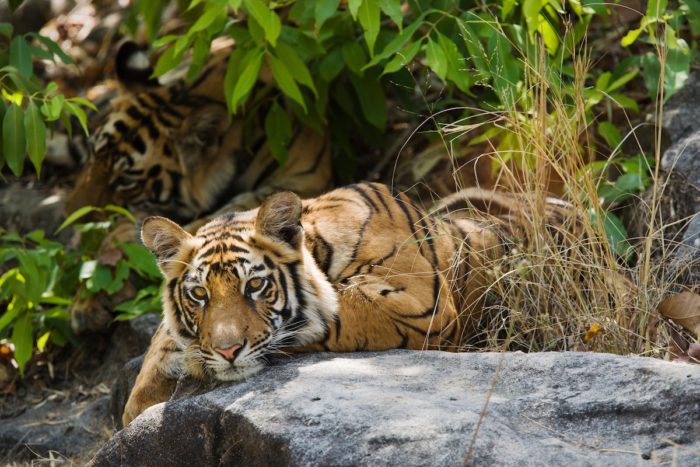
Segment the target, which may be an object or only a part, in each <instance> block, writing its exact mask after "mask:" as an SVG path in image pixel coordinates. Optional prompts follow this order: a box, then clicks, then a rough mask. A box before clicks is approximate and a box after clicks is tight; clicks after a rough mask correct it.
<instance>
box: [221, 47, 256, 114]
mask: <svg viewBox="0 0 700 467" xmlns="http://www.w3.org/2000/svg"><path fill="white" fill-rule="evenodd" d="M262 58H263V51H262V50H261V49H252V50H250V51H248V54H247V55H246V56H245V57H244V59H243V60H242V62H241V67H242V70H243V71H242V72H241V74H240V76H239V77H238V80H237V81H236V86H235V87H234V88H233V94H232V95H231V103H230V106H229V108H230V109H233V111H234V112H235V111H236V110H237V108H238V106H239V104H242V103H243V102H245V99H246V98H247V97H248V94H250V91H251V89H253V86H254V85H255V83H256V82H257V81H258V77H259V76H260V66H261V65H262Z"/></svg>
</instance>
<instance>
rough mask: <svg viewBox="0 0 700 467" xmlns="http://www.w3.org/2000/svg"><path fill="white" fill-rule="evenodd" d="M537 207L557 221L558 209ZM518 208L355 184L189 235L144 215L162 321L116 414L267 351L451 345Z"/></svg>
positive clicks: (470, 328)
mask: <svg viewBox="0 0 700 467" xmlns="http://www.w3.org/2000/svg"><path fill="white" fill-rule="evenodd" d="M545 211H546V213H547V218H548V219H551V222H552V224H553V225H552V228H554V229H559V228H562V229H563V227H561V226H563V225H564V223H565V219H568V217H569V215H568V213H569V207H568V206H567V205H566V204H565V203H563V202H555V201H554V200H550V201H548V202H546V203H545ZM527 212H528V203H527V202H526V200H525V199H524V198H522V197H519V196H518V195H515V194H511V195H509V194H505V193H498V192H493V191H490V190H485V189H479V188H470V189H467V190H465V191H462V192H459V193H457V194H454V195H452V196H449V197H447V198H446V199H444V200H443V201H442V202H441V203H439V204H438V205H437V206H436V207H435V208H434V209H432V210H430V211H426V210H424V209H422V208H421V207H419V206H418V205H416V204H415V203H414V202H413V201H411V199H409V197H408V196H407V195H406V194H404V193H398V194H393V193H392V191H391V190H390V188H389V187H388V186H386V185H382V184H378V183H360V184H355V185H350V186H346V187H342V188H337V189H335V190H332V191H329V192H327V193H325V194H323V195H321V196H319V197H317V198H312V199H307V200H304V201H302V200H301V198H300V197H299V196H298V195H296V194H293V193H291V192H280V193H276V194H273V195H271V196H270V197H268V198H267V199H266V200H265V201H263V203H262V204H261V206H260V207H259V208H257V209H252V210H247V211H240V212H232V213H228V214H224V215H222V216H219V217H217V218H215V219H213V220H212V221H210V222H209V223H207V224H206V225H204V226H202V227H201V228H200V229H199V230H198V231H197V233H196V234H194V235H192V234H190V233H188V232H187V231H186V230H185V229H183V228H182V227H180V226H179V225H178V224H177V223H175V222H173V221H171V220H169V219H166V218H164V217H148V218H146V219H145V220H144V222H143V225H142V230H141V237H142V241H143V243H144V245H145V246H146V247H147V248H149V249H150V250H151V251H152V252H153V253H154V254H155V256H156V258H157V260H158V264H159V267H160V269H161V271H162V274H163V276H164V278H165V285H164V288H163V296H162V302H163V316H164V318H163V321H162V323H161V325H160V327H159V328H158V330H157V331H156V333H155V334H154V336H153V338H152V342H151V345H150V348H149V350H148V351H147V353H146V355H145V357H144V361H143V365H142V367H141V370H140V373H139V374H138V376H137V378H136V381H135V385H134V387H133V390H132V391H131V394H130V396H129V398H128V401H127V403H126V406H125V408H124V411H123V417H122V422H123V423H124V425H125V426H126V425H127V424H129V422H131V421H132V420H133V419H134V418H135V417H136V416H138V415H139V414H140V413H141V412H142V411H144V410H145V409H146V408H148V407H150V406H151V405H154V404H156V403H159V402H162V401H166V400H168V399H169V398H170V395H171V394H172V392H173V390H174V386H175V382H176V380H177V378H178V377H179V376H181V375H190V376H193V377H196V378H202V379H205V380H206V379H210V380H213V381H237V380H241V379H245V378H248V377H250V376H252V375H254V374H255V373H257V372H258V371H260V370H261V369H262V368H263V367H264V365H265V362H266V358H267V357H268V356H270V355H273V354H275V353H277V352H285V353H296V352H316V351H331V352H352V351H370V350H372V351H378V350H387V349H434V350H446V351H457V350H459V349H460V344H461V343H462V342H463V341H464V340H465V339H468V338H469V337H470V336H473V335H474V334H475V333H476V332H477V330H478V326H479V322H480V320H481V318H482V310H483V308H484V299H485V293H484V291H485V290H486V289H487V288H488V287H489V284H490V283H491V282H492V281H493V280H494V279H493V276H492V275H491V274H490V272H489V267H487V265H488V264H490V263H489V261H492V260H497V259H498V258H500V257H502V256H503V255H504V253H505V252H506V250H507V249H508V248H511V246H509V245H511V243H510V242H511V240H510V239H516V238H518V237H519V238H523V236H524V235H525V233H524V232H523V231H522V226H523V225H525V223H523V222H519V221H518V219H519V218H520V219H521V218H522V216H524V215H526V214H525V213H527ZM521 220H522V219H521ZM519 226H520V227H519ZM570 230H571V229H569V231H570Z"/></svg>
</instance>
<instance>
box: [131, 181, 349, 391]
mask: <svg viewBox="0 0 700 467" xmlns="http://www.w3.org/2000/svg"><path fill="white" fill-rule="evenodd" d="M300 219H301V200H300V199H299V198H298V197H297V196H296V195H293V194H291V193H280V194H277V195H273V196H272V197H270V198H268V199H267V200H266V201H265V202H264V203H263V205H262V206H261V207H260V208H259V209H258V210H253V211H246V212H239V213H234V214H228V215H225V216H222V217H219V218H217V219H216V220H214V221H212V222H210V223H209V224H207V225H205V226H204V227H202V228H201V229H200V230H199V231H198V233H197V235H196V236H192V235H190V234H188V233H187V232H185V231H184V230H183V229H182V228H180V227H179V226H177V225H176V224H175V223H173V222H171V221H169V220H167V219H164V218H161V217H150V218H147V219H146V220H145V221H144V224H143V228H142V239H143V241H144V244H145V245H146V246H147V247H148V248H150V249H151V250H152V251H153V252H154V253H155V254H156V256H157V257H158V260H159V264H160V267H161V270H162V272H163V275H164V276H165V277H166V280H167V287H165V288H164V293H163V303H164V311H165V323H166V327H167V329H168V333H169V334H170V335H171V336H172V337H173V339H174V340H175V341H176V342H178V345H179V346H180V347H181V348H182V349H183V350H184V351H185V362H186V364H185V366H186V368H187V371H188V373H190V374H195V375H210V376H213V377H215V378H216V379H218V380H223V381H230V380H240V379H243V378H246V377H248V376H250V375H252V374H254V373H256V372H257V371H259V370H260V369H261V368H262V367H263V366H264V364H265V359H266V357H267V356H269V355H270V354H272V353H275V352H278V351H279V350H280V349H283V348H286V347H290V346H295V347H297V346H303V345H305V344H309V343H312V342H316V341H318V340H319V339H320V338H321V337H323V335H324V334H325V333H327V332H328V326H327V323H329V322H332V321H333V319H334V316H335V315H336V313H337V299H336V296H335V291H334V289H333V287H332V286H331V285H330V283H329V282H328V280H327V279H326V277H325V275H324V274H323V273H322V272H321V271H320V270H319V269H318V266H317V265H316V263H315V261H314V260H313V258H312V257H311V255H310V253H309V252H308V250H307V249H306V248H305V246H304V242H303V236H304V235H303V230H302V228H301V225H300Z"/></svg>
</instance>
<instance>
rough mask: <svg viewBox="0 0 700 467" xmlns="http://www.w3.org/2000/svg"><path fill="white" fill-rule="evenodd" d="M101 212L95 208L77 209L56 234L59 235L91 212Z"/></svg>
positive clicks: (84, 207)
mask: <svg viewBox="0 0 700 467" xmlns="http://www.w3.org/2000/svg"><path fill="white" fill-rule="evenodd" d="M100 210H101V209H100V208H96V207H94V206H83V207H82V208H78V209H76V210H75V211H73V212H72V213H71V214H70V215H69V216H68V217H67V218H66V220H64V221H63V223H62V224H61V225H60V226H59V227H58V229H56V233H59V232H60V231H61V230H63V229H65V228H66V227H68V226H69V225H71V224H73V223H74V222H75V221H77V220H78V219H80V218H81V217H84V216H86V215H88V214H89V213H91V212H94V211H100Z"/></svg>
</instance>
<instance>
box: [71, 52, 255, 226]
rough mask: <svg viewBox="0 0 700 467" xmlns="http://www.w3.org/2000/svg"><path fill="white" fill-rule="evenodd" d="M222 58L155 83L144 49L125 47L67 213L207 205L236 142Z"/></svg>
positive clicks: (170, 210)
mask: <svg viewBox="0 0 700 467" xmlns="http://www.w3.org/2000/svg"><path fill="white" fill-rule="evenodd" d="M221 63H223V66H225V61H224V62H220V61H217V60H212V63H211V64H210V66H209V67H208V68H205V70H204V71H203V73H202V76H201V77H200V78H199V79H198V80H197V81H195V82H194V83H191V84H187V83H185V82H184V81H182V80H179V81H175V82H173V83H172V84H169V85H160V84H159V83H158V82H157V81H156V80H154V79H152V78H151V75H152V72H153V69H152V67H151V65H150V64H149V61H148V57H147V55H146V53H145V52H144V51H143V50H141V49H140V48H139V47H138V46H136V44H134V43H131V42H127V43H126V44H124V45H123V46H122V47H121V48H120V49H119V52H118V54H117V57H116V64H115V69H116V73H117V77H118V79H119V82H120V85H121V86H120V92H119V94H118V95H117V96H116V97H115V98H114V99H112V100H111V102H110V104H109V106H108V108H107V109H105V110H103V111H102V112H100V114H98V116H97V117H96V119H95V121H94V122H91V124H92V125H91V126H94V127H95V129H94V130H93V131H92V132H91V133H92V134H91V137H90V140H89V142H88V145H89V148H88V154H89V156H88V158H89V160H88V161H87V164H86V166H85V167H84V168H83V170H82V172H81V173H80V175H79V176H78V179H77V181H76V184H75V188H74V189H73V191H72V193H70V194H69V195H68V197H67V200H66V208H65V209H66V211H67V212H68V213H70V212H73V211H75V210H76V209H78V208H80V207H82V206H86V205H94V206H104V205H106V204H118V205H121V206H126V207H128V208H130V209H132V210H134V211H137V212H138V211H140V212H144V213H151V214H155V213H158V214H163V215H168V216H169V217H172V218H176V219H178V220H183V221H185V220H189V219H192V218H194V217H195V216H197V215H199V214H201V213H203V212H207V211H209V210H211V209H212V208H213V207H214V206H215V204H216V202H217V200H218V197H220V196H222V194H223V193H224V192H225V190H226V189H227V188H228V187H229V186H230V182H231V180H232V179H233V177H234V175H235V172H236V166H235V160H234V158H233V157H231V154H233V153H234V152H235V150H236V148H239V147H241V146H242V142H241V139H242V128H241V127H242V125H240V124H238V123H237V122H236V121H235V120H234V121H231V120H230V119H229V116H228V114H227V110H226V106H225V105H224V103H223V102H224V98H223V84H222V80H223V69H220V68H221V66H220V65H221Z"/></svg>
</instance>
